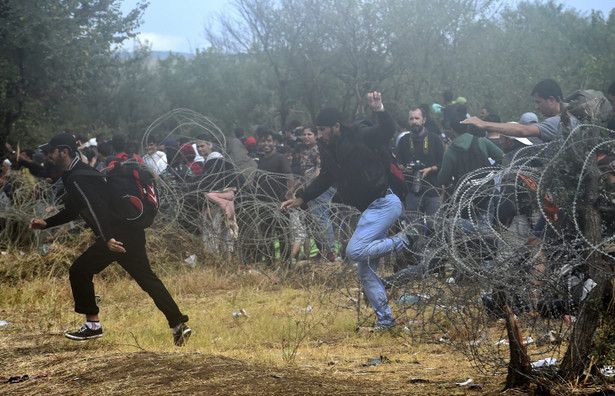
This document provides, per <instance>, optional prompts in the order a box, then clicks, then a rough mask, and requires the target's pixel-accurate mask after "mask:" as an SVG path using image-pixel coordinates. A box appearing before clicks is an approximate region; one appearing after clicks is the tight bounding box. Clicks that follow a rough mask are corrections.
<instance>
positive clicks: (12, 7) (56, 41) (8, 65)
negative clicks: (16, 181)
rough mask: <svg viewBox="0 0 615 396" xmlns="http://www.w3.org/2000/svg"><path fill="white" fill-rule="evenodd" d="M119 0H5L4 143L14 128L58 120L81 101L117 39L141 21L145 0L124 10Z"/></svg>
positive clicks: (1, 15)
mask: <svg viewBox="0 0 615 396" xmlns="http://www.w3.org/2000/svg"><path fill="white" fill-rule="evenodd" d="M118 3H119V2H118V1H117V0H89V1H79V0H32V1H20V0H0V53H2V58H0V144H3V146H4V143H5V142H6V140H7V138H8V137H9V136H10V135H11V134H12V133H14V132H17V135H18V136H17V137H18V138H20V139H26V138H30V139H32V138H33V136H31V133H30V131H28V130H27V128H32V127H33V126H34V125H37V124H38V125H49V124H52V123H53V121H57V117H56V114H55V110H56V109H57V108H58V106H59V105H60V104H63V103H66V102H70V101H78V100H79V99H80V98H81V97H82V95H83V94H84V92H86V91H87V90H88V84H89V83H91V82H92V81H95V80H96V78H97V77H98V76H99V74H100V73H101V71H102V70H103V66H104V65H105V64H107V62H108V59H109V56H110V55H111V54H113V53H114V52H116V51H117V50H118V49H117V48H118V45H119V44H121V43H122V42H123V41H124V40H125V39H126V38H128V37H131V36H132V35H133V33H132V32H133V31H134V30H135V29H136V28H137V27H138V26H139V23H140V16H141V13H142V11H143V10H144V9H145V7H146V3H140V4H139V6H138V7H137V8H136V9H135V10H133V11H132V12H130V13H129V14H128V15H126V16H124V15H122V13H121V12H120V10H119V4H118Z"/></svg>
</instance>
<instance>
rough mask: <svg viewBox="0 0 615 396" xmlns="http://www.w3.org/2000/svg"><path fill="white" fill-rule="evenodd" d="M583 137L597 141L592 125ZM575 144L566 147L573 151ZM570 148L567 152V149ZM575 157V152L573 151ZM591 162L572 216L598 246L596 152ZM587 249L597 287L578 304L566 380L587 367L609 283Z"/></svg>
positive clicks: (597, 259)
mask: <svg viewBox="0 0 615 396" xmlns="http://www.w3.org/2000/svg"><path fill="white" fill-rule="evenodd" d="M582 133H583V135H584V136H587V137H590V139H589V142H592V141H593V144H591V143H590V145H591V146H594V147H595V145H596V144H597V143H599V142H600V140H599V135H598V132H597V131H596V130H595V128H590V129H588V130H584V131H582ZM573 149H574V146H572V147H571V149H569V150H570V151H572V150H573ZM570 151H569V152H570ZM573 157H574V154H573ZM588 160H589V161H590V162H589V163H590V165H589V166H588V167H587V168H586V170H585V171H586V173H585V174H584V175H582V176H583V177H584V180H583V186H584V191H585V193H584V195H583V197H582V198H581V199H580V200H579V201H578V208H577V213H574V215H575V216H579V217H581V224H583V230H582V232H583V235H584V236H585V238H586V240H587V241H588V242H589V243H590V244H592V245H594V246H595V245H598V244H599V243H600V241H601V240H602V235H601V230H602V229H601V224H602V218H601V215H600V212H599V211H598V208H597V204H596V202H597V201H598V197H599V193H598V183H599V181H600V171H599V170H598V166H597V158H596V154H591V156H590V158H589V159H588ZM587 248H588V249H590V251H591V250H593V253H592V254H591V255H590V256H589V257H588V259H587V261H588V264H589V268H590V271H589V275H590V277H591V278H592V279H593V280H594V281H595V282H596V283H597V285H596V287H594V288H593V290H592V291H591V292H590V293H589V295H588V296H587V298H586V299H585V301H583V303H582V306H581V311H580V312H579V315H578V317H577V322H576V325H575V326H574V329H573V330H572V334H571V336H570V343H569V344H568V349H567V350H566V354H565V355H564V359H563V360H562V364H561V366H560V374H561V376H562V377H563V378H565V379H567V380H574V379H576V378H579V377H580V376H581V375H583V372H584V371H585V369H586V368H587V367H589V353H590V349H591V346H592V339H593V336H594V333H595V331H596V329H597V328H598V325H599V323H600V313H601V311H602V296H603V291H604V290H605V289H604V288H605V287H606V286H607V285H608V284H609V282H608V279H607V277H606V275H605V272H604V271H602V270H601V265H602V254H601V253H600V252H599V251H597V250H596V249H592V247H591V246H587Z"/></svg>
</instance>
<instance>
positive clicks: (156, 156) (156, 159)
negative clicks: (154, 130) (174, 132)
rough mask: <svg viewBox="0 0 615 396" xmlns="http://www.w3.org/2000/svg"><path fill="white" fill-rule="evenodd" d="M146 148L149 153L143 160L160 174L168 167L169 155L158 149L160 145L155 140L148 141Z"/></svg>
mask: <svg viewBox="0 0 615 396" xmlns="http://www.w3.org/2000/svg"><path fill="white" fill-rule="evenodd" d="M145 150H146V151H147V153H146V154H145V155H144V156H143V161H145V163H146V164H147V165H148V166H149V167H150V168H151V169H152V171H154V173H155V174H157V175H159V174H160V173H162V171H164V170H165V169H167V155H166V154H165V153H164V152H162V151H160V150H158V145H157V144H156V142H155V141H154V140H148V141H147V146H145Z"/></svg>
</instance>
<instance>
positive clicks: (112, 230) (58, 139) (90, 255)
mask: <svg viewBox="0 0 615 396" xmlns="http://www.w3.org/2000/svg"><path fill="white" fill-rule="evenodd" d="M41 149H42V150H43V151H47V152H48V153H49V158H50V160H52V161H53V162H54V163H55V164H56V166H58V168H60V169H62V170H63V171H64V173H63V174H62V181H63V182H64V188H65V189H66V193H67V198H66V203H65V205H64V209H62V210H61V211H60V212H58V213H57V214H56V215H54V216H52V217H50V218H48V219H46V220H41V219H32V220H31V221H30V229H31V230H42V229H45V228H50V227H55V226H58V225H61V224H64V223H67V222H69V221H72V220H74V219H76V218H77V217H78V216H79V215H80V216H81V217H82V218H83V220H84V221H85V222H86V224H87V225H88V226H89V227H90V228H91V229H92V231H93V232H94V234H95V235H96V241H95V243H94V244H93V245H92V246H90V247H89V248H88V249H87V250H86V251H85V252H84V253H83V254H82V255H81V256H79V257H78V258H77V259H76V260H75V262H74V263H73V265H72V266H71V267H70V270H69V274H70V284H71V288H72V291H73V298H74V300H75V312H78V313H82V314H85V318H86V323H85V324H84V325H83V327H81V329H80V330H78V331H76V332H72V333H65V336H66V337H67V338H70V339H72V340H88V339H92V338H99V337H102V335H103V332H102V327H101V326H100V322H99V319H98V306H97V305H96V298H95V294H94V284H93V283H92V279H93V277H94V274H98V273H99V272H101V271H102V270H103V269H105V268H106V267H107V266H109V264H111V263H112V262H114V261H117V262H118V263H119V264H120V265H121V266H122V268H124V269H125V270H126V271H128V273H129V274H130V276H132V278H133V279H134V280H135V281H137V283H138V284H139V286H141V288H142V289H143V290H144V291H145V292H147V293H148V294H149V295H150V297H151V298H152V299H153V300H154V303H155V304H156V306H157V307H158V309H160V310H161V311H162V312H163V313H164V315H165V316H166V318H167V321H168V322H169V326H170V327H171V328H172V329H173V340H174V343H175V345H177V346H182V345H184V343H185V342H186V341H187V339H188V337H189V336H190V333H191V330H190V329H189V328H188V326H186V324H185V322H187V321H188V316H186V315H184V314H182V313H181V312H180V310H179V308H178V306H177V304H176V303H175V301H174V300H173V298H172V297H171V295H170V294H169V292H168V291H167V289H166V287H165V286H164V284H163V283H162V281H160V279H158V277H157V276H156V274H155V273H154V272H153V271H152V269H151V267H150V264H149V260H148V258H147V253H146V251H145V231H144V230H143V229H142V228H139V227H135V226H133V225H130V224H127V223H126V221H123V220H122V219H121V218H118V216H117V215H116V214H115V213H116V211H114V209H113V208H112V207H111V206H110V205H109V201H110V198H109V192H108V189H107V184H106V181H105V179H104V178H103V177H98V176H96V175H95V176H92V172H97V171H96V170H95V169H93V168H92V167H90V166H89V165H87V164H85V163H84V162H83V161H81V158H80V156H79V154H78V153H77V143H76V142H75V138H74V137H73V136H72V135H70V134H68V133H63V134H60V135H56V136H54V137H53V138H52V139H51V140H50V141H49V143H47V144H45V145H43V146H42V147H41ZM88 173H89V174H88Z"/></svg>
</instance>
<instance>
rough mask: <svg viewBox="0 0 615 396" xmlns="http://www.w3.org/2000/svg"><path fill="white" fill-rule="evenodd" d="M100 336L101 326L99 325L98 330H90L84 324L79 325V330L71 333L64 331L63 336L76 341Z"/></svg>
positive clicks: (101, 332)
mask: <svg viewBox="0 0 615 396" xmlns="http://www.w3.org/2000/svg"><path fill="white" fill-rule="evenodd" d="M102 336H103V331H102V327H100V328H99V329H98V330H92V329H90V328H89V327H88V326H87V325H86V324H84V325H83V326H81V329H79V331H75V332H72V333H64V337H66V338H70V339H71V340H77V341H85V340H90V339H92V338H100V337H102Z"/></svg>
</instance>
